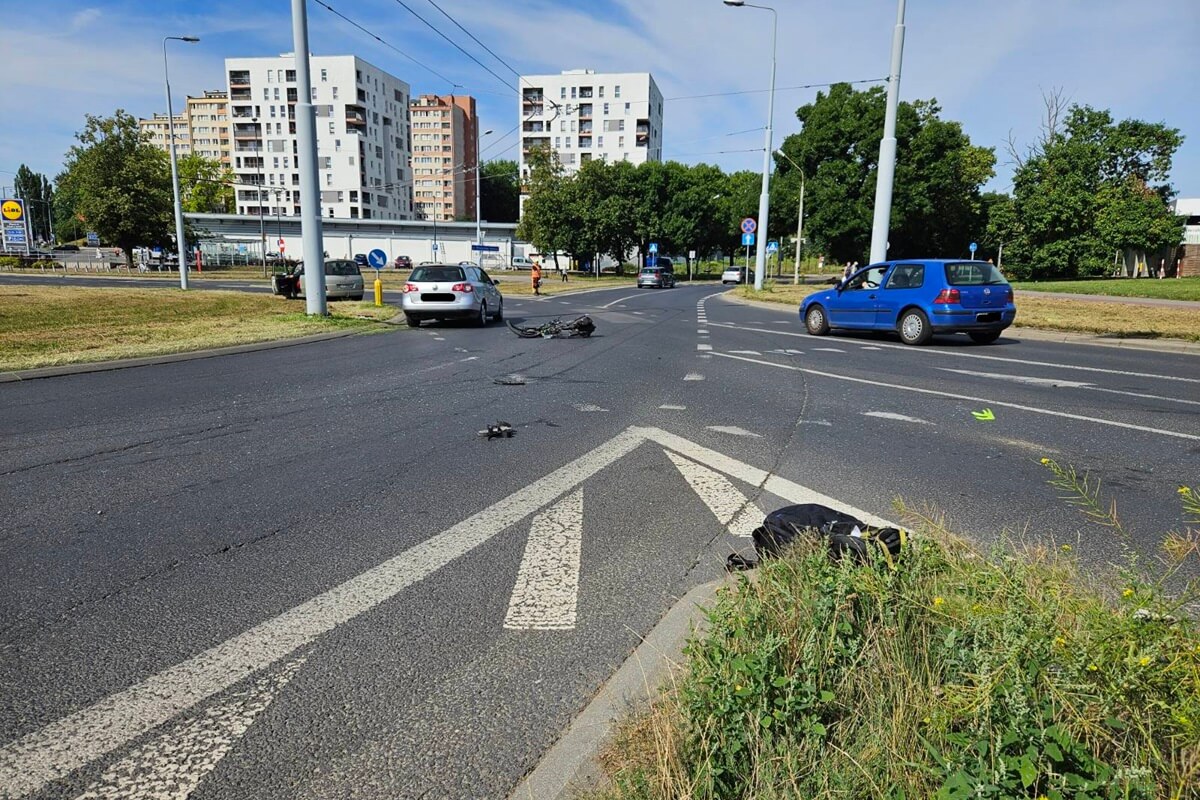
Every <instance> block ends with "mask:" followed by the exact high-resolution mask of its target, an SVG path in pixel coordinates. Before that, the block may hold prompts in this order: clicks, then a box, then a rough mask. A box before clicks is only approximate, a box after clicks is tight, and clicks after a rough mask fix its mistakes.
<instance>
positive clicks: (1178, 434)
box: [714, 353, 1200, 441]
mask: <svg viewBox="0 0 1200 800" xmlns="http://www.w3.org/2000/svg"><path fill="white" fill-rule="evenodd" d="M714 355H718V356H720V357H721V358H732V359H734V360H735V361H746V362H748V363H751V364H760V365H762V366H764V367H774V368H775V369H787V370H791V371H793V372H803V373H805V374H807V375H816V376H818V377H821V378H832V379H833V380H837V381H849V382H851V383H862V384H866V385H867V386H878V387H880V388H883V389H899V390H900V391H903V392H915V393H917V394H928V395H933V396H935V397H945V398H947V399H950V400H967V401H970V402H972V403H982V404H983V405H984V406H996V407H997V408H1013V409H1016V410H1018V411H1028V412H1030V413H1032V414H1044V415H1046V416H1050V417H1059V418H1061V419H1073V420H1078V421H1080V422H1094V423H1096V424H1098V425H1108V426H1111V427H1113V428H1125V429H1127V430H1132V431H1142V432H1143V433H1156V434H1159V435H1161V436H1171V437H1174V438H1176V439H1190V440H1192V441H1200V435H1197V434H1194V433H1184V432H1183V431H1170V430H1165V429H1163V428H1153V427H1150V426H1148V425H1135V424H1133V423H1132V422H1118V421H1117V420H1114V419H1105V418H1103V417H1088V416H1085V415H1083V414H1072V413H1070V412H1067V411H1054V410H1052V409H1049V408H1037V407H1035V406H1026V405H1021V404H1020V403H1010V402H1008V401H1006V400H991V399H988V398H986V397H975V396H973V395H966V394H954V393H952V392H942V391H939V390H937V389H925V388H922V387H920V386H904V385H901V384H898V383H885V382H884V381H872V380H867V379H866V378H853V377H851V376H849V375H838V374H836V373H833V372H824V371H822V370H817V369H808V368H806V367H796V366H793V365H791V364H776V363H775V362H773V361H762V360H759V359H757V358H750V357H748V356H735V355H730V354H729V353H715V354H714Z"/></svg>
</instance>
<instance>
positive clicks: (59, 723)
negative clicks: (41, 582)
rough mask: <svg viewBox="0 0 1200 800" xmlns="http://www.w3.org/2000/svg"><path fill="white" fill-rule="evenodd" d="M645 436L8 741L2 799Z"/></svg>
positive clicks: (311, 632)
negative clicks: (132, 684)
mask: <svg viewBox="0 0 1200 800" xmlns="http://www.w3.org/2000/svg"><path fill="white" fill-rule="evenodd" d="M646 430H652V429H646ZM646 430H643V429H639V428H630V429H628V430H626V431H625V432H623V433H621V434H618V435H617V436H615V437H613V438H612V439H610V440H609V441H607V442H605V443H604V444H602V445H600V446H599V447H597V448H596V449H594V450H591V451H589V452H587V453H585V454H584V455H582V456H580V457H579V458H577V459H575V460H574V461H571V462H569V463H567V464H565V465H564V466H562V467H560V468H558V469H556V470H555V471H553V472H551V473H550V474H549V475H547V476H545V477H544V478H542V479H540V480H538V481H537V482H535V483H533V484H531V485H530V486H527V487H523V488H521V489H519V490H518V491H516V492H513V493H512V494H510V495H509V496H508V497H505V498H504V499H502V500H500V501H498V502H496V503H493V504H492V505H491V506H488V507H487V508H485V509H483V510H482V511H479V512H477V513H475V514H472V515H471V516H469V517H467V518H466V519H464V520H462V521H461V522H459V523H458V524H456V525H453V526H451V527H450V528H447V529H446V530H444V531H442V532H441V533H439V534H436V535H434V536H431V537H430V538H428V539H426V540H425V541H423V542H421V543H420V544H418V545H416V546H414V547H410V548H409V549H407V550H405V551H403V552H402V553H399V554H397V555H396V556H394V557H392V558H390V559H388V560H387V561H384V562H382V563H380V564H377V565H376V566H374V567H372V568H370V569H368V570H366V571H365V572H363V573H361V574H359V575H356V576H355V577H353V578H350V579H349V580H347V581H345V582H343V583H341V584H339V585H337V586H335V587H333V588H332V589H329V590H328V591H326V592H323V593H322V594H319V595H317V596H315V597H313V598H312V599H310V600H307V601H305V602H303V603H301V604H300V605H298V606H295V607H293V608H290V609H288V610H287V611H284V612H283V613H281V614H279V615H278V616H276V617H272V618H271V619H268V620H265V621H264V622H261V623H259V624H258V625H256V626H254V627H253V628H250V629H249V630H247V631H245V632H244V633H240V634H238V635H237V636H234V637H233V638H232V639H228V640H226V641H224V642H221V643H220V644H217V645H214V646H212V647H210V648H209V649H207V650H205V651H203V652H201V653H198V654H197V655H195V656H192V657H191V658H189V659H187V660H185V661H183V662H181V663H179V664H175V665H173V666H170V667H167V668H166V669H164V670H162V671H161V672H159V673H157V674H155V675H152V676H151V677H149V678H147V679H146V680H144V681H142V682H141V683H139V684H136V685H134V686H130V687H129V688H127V689H123V690H122V691H119V692H117V693H115V694H112V695H109V696H108V697H106V698H104V699H103V700H100V701H98V702H96V703H94V704H93V705H91V706H88V707H86V708H83V709H81V710H79V711H76V712H74V713H72V714H68V715H67V716H65V717H62V718H61V719H58V720H56V721H54V722H52V723H50V724H49V725H46V726H45V727H43V728H41V729H40V730H36V731H33V732H32V733H28V734H26V735H25V736H22V737H21V738H19V739H16V740H15V741H11V742H8V743H7V744H5V745H3V746H2V747H0V796H5V797H24V796H25V795H28V794H31V793H33V792H35V791H38V790H40V789H41V788H42V787H44V786H45V785H46V784H47V783H49V782H50V781H53V780H57V779H59V778H62V777H65V776H67V775H69V774H70V773H71V772H73V771H75V770H76V769H78V768H79V767H82V766H83V765H85V764H89V763H91V762H92V761H94V760H96V759H98V758H100V757H101V756H103V755H105V754H106V753H110V752H112V751H113V750H115V749H117V748H118V747H120V746H122V745H124V744H125V743H127V742H129V741H132V740H133V739H135V738H137V737H138V736H141V735H143V734H145V733H147V732H149V731H151V730H153V729H154V728H155V727H157V726H159V725H161V724H162V723H164V722H166V721H168V720H170V719H172V718H173V717H174V716H175V715H176V714H178V713H180V712H181V711H185V710H186V709H189V708H191V707H192V706H194V705H196V704H197V703H199V702H201V701H202V700H205V699H207V698H209V697H212V696H213V695H215V694H217V693H218V692H222V691H224V690H226V689H228V688H229V687H231V686H233V685H234V684H236V683H238V682H239V681H241V680H244V679H245V678H247V677H249V676H251V675H253V674H254V673H256V672H258V671H259V670H261V669H264V668H266V667H268V666H270V665H271V664H274V663H275V662H276V661H279V660H280V659H283V658H286V657H287V656H288V655H290V654H291V653H294V652H295V651H296V650H297V649H298V648H300V647H303V646H305V645H308V644H311V643H312V642H313V641H315V640H316V639H317V638H318V637H319V636H321V635H322V634H324V633H326V632H328V631H330V630H332V629H333V628H335V627H337V626H338V625H341V624H343V623H345V622H347V621H349V620H351V619H354V618H355V617H357V616H358V615H360V614H362V613H364V612H367V611H370V610H372V609H374V608H376V607H378V606H379V605H380V604H381V603H383V602H385V601H387V600H389V599H391V598H392V597H395V596H396V595H397V594H399V593H400V592H401V591H402V590H404V589H405V588H407V587H409V586H411V585H413V584H414V583H417V582H418V581H420V580H423V579H424V578H427V577H428V576H430V575H432V574H433V573H434V572H436V571H437V570H439V569H441V568H442V567H443V566H445V565H446V564H448V563H450V562H451V561H453V560H454V559H456V558H458V557H460V556H462V555H464V554H466V553H469V552H470V551H472V550H474V549H475V548H476V547H478V546H480V545H481V544H483V543H484V542H487V541H488V540H490V539H491V538H492V537H494V536H496V535H497V534H498V533H500V532H501V531H503V530H505V529H507V528H508V527H509V526H511V525H515V524H516V523H518V522H520V521H521V520H522V519H524V518H525V517H526V516H528V515H529V514H531V513H533V512H534V511H537V510H538V509H540V508H542V507H543V506H545V505H546V504H547V503H550V502H552V501H554V500H556V499H557V498H558V497H560V496H561V495H562V494H563V493H565V492H567V491H570V490H571V489H573V488H575V487H576V486H578V485H579V484H580V483H582V482H583V481H584V480H586V479H587V478H590V477H591V476H593V475H595V474H596V473H597V472H599V471H600V470H602V469H604V468H605V467H607V466H609V465H610V464H612V463H614V462H616V461H617V460H619V459H620V458H622V457H623V456H625V455H626V454H628V453H629V452H631V451H632V450H634V449H635V448H636V447H638V445H640V444H641V443H642V442H644V441H646V438H647V435H646ZM859 518H860V519H862V517H859Z"/></svg>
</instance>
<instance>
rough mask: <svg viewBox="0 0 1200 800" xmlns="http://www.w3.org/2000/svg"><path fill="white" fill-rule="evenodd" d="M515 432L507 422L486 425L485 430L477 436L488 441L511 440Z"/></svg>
mask: <svg viewBox="0 0 1200 800" xmlns="http://www.w3.org/2000/svg"><path fill="white" fill-rule="evenodd" d="M514 434H516V431H514V430H513V426H512V425H511V424H509V423H507V422H496V423H495V424H494V425H488V426H487V429H486V430H482V431H480V432H479V435H480V436H482V437H483V438H485V439H488V440H489V441H490V440H492V439H511V438H512V437H513V435H514Z"/></svg>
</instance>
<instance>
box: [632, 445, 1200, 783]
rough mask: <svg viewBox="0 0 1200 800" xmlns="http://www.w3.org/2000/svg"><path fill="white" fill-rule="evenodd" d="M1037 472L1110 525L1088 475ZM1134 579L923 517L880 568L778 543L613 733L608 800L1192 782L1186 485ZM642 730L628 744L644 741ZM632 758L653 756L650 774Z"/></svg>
mask: <svg viewBox="0 0 1200 800" xmlns="http://www.w3.org/2000/svg"><path fill="white" fill-rule="evenodd" d="M1043 464H1044V465H1045V466H1046V467H1047V469H1049V470H1051V472H1052V473H1053V478H1052V481H1051V483H1052V484H1054V485H1055V486H1057V487H1059V488H1060V489H1062V490H1063V493H1064V496H1066V497H1067V498H1068V500H1069V501H1070V502H1072V503H1075V504H1077V505H1079V506H1080V507H1081V509H1082V510H1083V511H1084V513H1085V514H1086V515H1087V516H1088V517H1089V518H1090V519H1091V520H1092V522H1093V523H1095V524H1096V525H1097V526H1098V527H1100V528H1107V529H1110V530H1114V531H1116V532H1117V534H1118V535H1122V534H1123V531H1122V530H1121V528H1120V522H1119V520H1117V518H1116V516H1115V514H1113V513H1112V511H1111V510H1106V509H1105V508H1104V507H1103V506H1102V505H1101V504H1100V503H1099V499H1098V491H1097V490H1098V487H1097V486H1096V485H1095V484H1093V483H1091V482H1089V481H1088V479H1087V478H1086V476H1085V477H1080V476H1078V475H1076V474H1075V473H1074V472H1073V471H1072V470H1070V469H1069V468H1063V467H1060V466H1059V465H1058V464H1056V463H1055V462H1053V461H1051V460H1049V459H1044V460H1043ZM1179 493H1180V497H1181V499H1182V501H1183V507H1184V514H1185V519H1186V523H1187V525H1188V526H1189V527H1186V528H1185V529H1184V530H1183V531H1182V532H1175V533H1172V534H1171V535H1169V536H1168V537H1167V539H1166V541H1165V542H1164V550H1163V554H1164V564H1165V569H1163V570H1161V574H1160V575H1159V576H1158V578H1157V579H1153V580H1152V579H1150V578H1149V577H1147V576H1146V575H1145V574H1144V572H1143V571H1142V570H1140V569H1139V568H1138V565H1137V563H1136V560H1135V559H1131V561H1130V564H1129V566H1128V567H1127V568H1125V569H1124V570H1122V571H1121V572H1120V583H1119V587H1118V589H1117V590H1116V591H1115V592H1114V591H1107V592H1106V591H1103V590H1101V589H1098V588H1092V587H1089V586H1088V584H1087V582H1086V580H1085V579H1084V578H1083V576H1082V574H1081V570H1080V568H1079V565H1078V564H1077V562H1076V559H1075V556H1074V554H1073V551H1072V548H1071V546H1070V545H1060V546H1057V547H1055V546H1048V545H1029V544H1023V543H1021V542H1016V541H1008V542H1004V543H1002V544H1000V545H998V546H997V547H996V548H995V549H993V550H992V552H990V553H989V554H988V555H987V556H984V555H983V554H981V553H979V552H978V551H977V550H975V549H974V548H973V547H972V546H970V545H969V544H967V543H966V542H965V541H963V540H962V539H959V538H957V537H955V536H953V535H952V534H950V533H949V532H947V531H946V530H945V528H944V526H943V525H942V524H941V522H940V520H939V519H938V518H937V517H936V515H934V514H931V513H928V512H925V513H918V512H916V511H914V510H913V509H909V508H905V507H903V506H900V511H901V513H902V514H904V515H905V518H906V519H908V520H909V521H911V522H915V523H917V524H916V526H915V527H916V531H915V532H914V535H913V536H912V537H911V538H910V540H909V547H908V549H907V551H906V553H905V555H904V558H903V559H902V560H901V561H900V562H899V563H898V565H897V566H896V568H894V569H892V568H889V567H888V566H887V565H886V564H882V563H877V564H874V565H868V566H855V565H853V564H851V563H849V562H848V561H847V562H842V563H834V562H831V561H830V559H829V558H828V555H827V553H826V551H825V549H824V548H823V547H819V546H817V545H815V544H810V545H808V546H807V547H806V546H803V545H801V546H799V547H795V548H793V549H792V550H791V551H790V553H789V554H788V555H787V556H786V557H785V558H783V559H779V560H777V561H771V562H767V563H765V564H764V565H763V566H762V567H760V569H758V570H757V571H756V573H755V574H752V575H751V576H750V577H746V576H745V575H742V576H740V577H739V578H738V580H737V582H736V584H734V585H731V586H730V587H728V588H727V589H726V590H723V591H722V593H721V595H720V599H719V600H718V602H717V603H716V605H715V607H714V608H713V609H712V610H711V612H710V614H709V619H710V623H711V628H710V631H709V632H708V634H707V635H705V636H704V637H702V638H699V639H696V640H694V641H692V642H691V643H690V644H689V646H688V649H687V659H688V669H687V672H686V674H685V675H684V676H683V678H682V679H681V681H680V683H679V684H678V686H677V687H675V689H674V691H673V692H671V693H670V695H669V696H668V697H667V698H666V699H665V700H664V701H663V705H664V706H665V707H667V708H669V709H670V711H669V713H663V712H662V710H661V709H659V711H658V713H656V714H655V716H654V717H652V719H655V720H663V722H661V724H659V725H658V730H655V731H653V732H652V733H651V734H647V735H645V736H642V737H641V738H640V740H637V741H633V742H631V743H629V744H627V745H626V746H627V747H634V746H641V747H647V748H650V749H652V750H653V751H655V752H656V756H657V757H656V758H654V759H646V758H644V757H643V758H642V759H641V760H640V761H638V760H635V759H627V762H628V763H630V764H632V765H635V766H633V767H631V768H628V769H625V770H624V771H623V772H621V771H618V772H617V773H616V774H615V775H614V776H613V777H614V780H615V787H616V788H615V789H614V790H613V794H614V796H617V797H662V798H666V797H672V798H674V797H697V798H776V797H789V798H835V797H836V798H892V799H894V800H899V799H900V798H912V799H915V798H929V797H935V798H939V799H940V800H959V799H960V798H961V799H964V800H965V798H1038V799H1039V800H1040V799H1041V798H1046V799H1047V800H1110V799H1111V800H1116V799H1117V798H1122V799H1123V800H1124V799H1127V800H1136V799H1140V798H1146V799H1149V798H1172V799H1173V800H1174V799H1176V798H1180V799H1181V798H1194V797H1200V635H1198V632H1197V627H1196V624H1195V620H1194V619H1193V617H1192V616H1190V615H1188V614H1187V613H1186V606H1187V604H1189V603H1190V602H1192V601H1194V600H1195V599H1196V597H1197V592H1196V589H1197V585H1196V584H1195V583H1194V582H1192V583H1185V584H1184V586H1183V589H1182V591H1181V592H1179V591H1177V592H1174V593H1172V592H1169V591H1167V588H1166V587H1167V586H1168V585H1174V584H1176V583H1178V582H1179V581H1178V577H1179V576H1178V572H1177V570H1178V567H1179V566H1180V565H1181V564H1183V563H1184V562H1185V561H1187V560H1194V559H1195V558H1196V556H1197V553H1198V552H1200V494H1198V493H1197V492H1196V490H1195V489H1191V488H1187V487H1181V488H1180V492H1179ZM639 742H640V744H639ZM647 763H649V764H651V765H652V766H650V767H647V766H646V764H647Z"/></svg>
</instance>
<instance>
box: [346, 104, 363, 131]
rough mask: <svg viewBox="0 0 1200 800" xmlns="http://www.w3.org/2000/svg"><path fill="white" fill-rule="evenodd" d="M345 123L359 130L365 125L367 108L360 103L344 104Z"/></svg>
mask: <svg viewBox="0 0 1200 800" xmlns="http://www.w3.org/2000/svg"><path fill="white" fill-rule="evenodd" d="M346 125H347V126H349V127H351V128H355V129H358V130H359V131H360V132H361V131H362V130H363V129H365V128H366V127H367V109H366V108H364V107H363V106H360V105H351V104H349V103H347V104H346Z"/></svg>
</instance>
